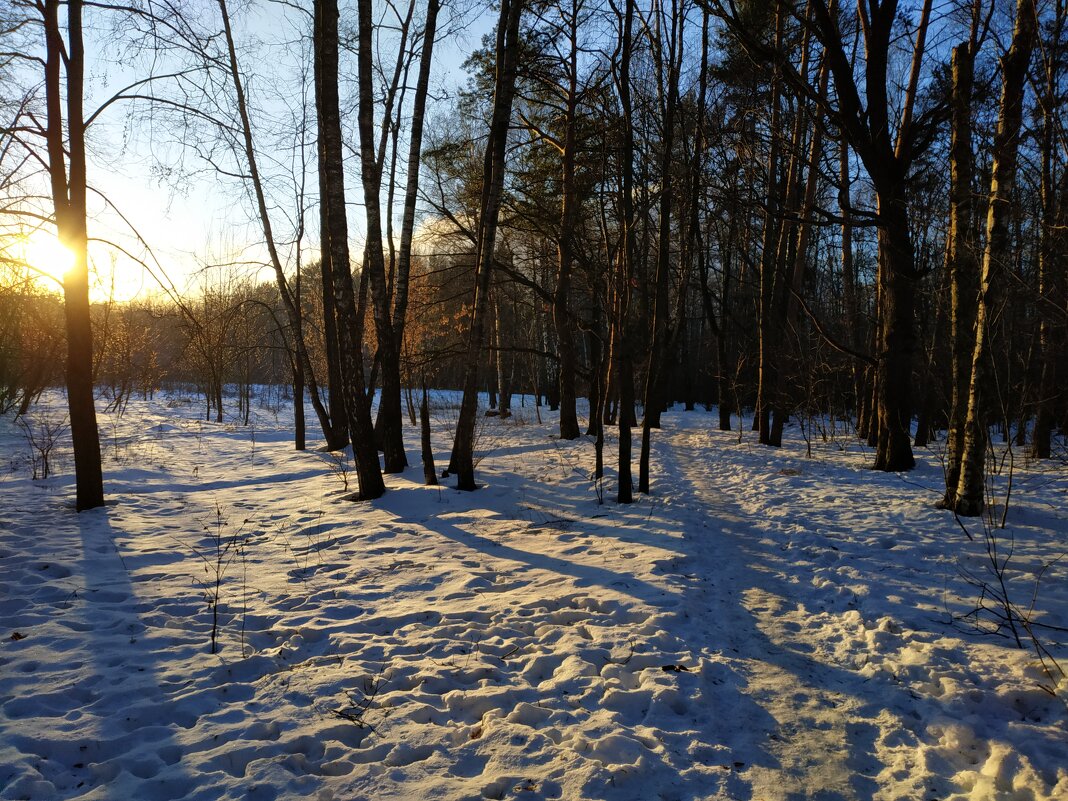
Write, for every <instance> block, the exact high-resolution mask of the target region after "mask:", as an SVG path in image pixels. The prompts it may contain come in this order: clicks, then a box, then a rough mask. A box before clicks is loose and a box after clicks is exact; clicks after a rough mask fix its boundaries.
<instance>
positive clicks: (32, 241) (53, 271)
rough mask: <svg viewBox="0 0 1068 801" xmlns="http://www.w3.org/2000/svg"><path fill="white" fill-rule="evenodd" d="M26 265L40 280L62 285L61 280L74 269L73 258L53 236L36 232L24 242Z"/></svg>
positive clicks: (68, 250) (67, 249)
mask: <svg viewBox="0 0 1068 801" xmlns="http://www.w3.org/2000/svg"><path fill="white" fill-rule="evenodd" d="M25 261H26V264H27V265H28V266H29V267H30V269H32V270H33V271H34V272H36V273H37V274H38V275H39V276H41V277H42V278H50V279H52V280H53V281H55V282H57V283H58V284H59V285H60V286H62V285H63V278H64V276H66V274H67V273H68V272H70V270H71V268H73V267H74V261H75V257H74V254H73V253H72V252H71V251H70V249H69V248H67V247H65V246H64V245H63V244H62V243H61V242H60V241H59V239H57V238H56V237H55V235H53V234H50V233H46V232H44V231H37V232H35V233H33V234H31V235H30V237H29V239H28V240H27V241H26V256H25Z"/></svg>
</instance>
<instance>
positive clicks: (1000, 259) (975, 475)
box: [954, 0, 1037, 517]
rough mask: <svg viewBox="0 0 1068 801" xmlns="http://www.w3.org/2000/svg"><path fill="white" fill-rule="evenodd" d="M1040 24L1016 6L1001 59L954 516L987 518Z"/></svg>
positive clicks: (1022, 5) (1024, 4) (1028, 1)
mask: <svg viewBox="0 0 1068 801" xmlns="http://www.w3.org/2000/svg"><path fill="white" fill-rule="evenodd" d="M1036 30H1037V19H1036V10H1035V5H1034V0H1017V3H1016V24H1015V26H1014V28H1013V33H1012V44H1011V46H1010V47H1009V51H1008V53H1006V54H1005V57H1004V58H1003V59H1002V83H1001V102H1000V106H999V109H998V124H997V130H996V132H995V134H994V145H993V148H992V152H991V156H992V163H991V181H990V200H989V203H988V205H987V212H986V240H987V241H986V247H985V249H984V251H983V271H982V277H981V281H980V287H979V308H978V310H977V312H976V316H975V349H974V351H973V352H972V374H971V378H970V381H969V383H968V415H967V417H966V419H965V423H964V445H963V451H962V454H961V468H960V480H959V482H958V484H957V494H956V498H955V501H954V511H956V513H957V514H959V515H961V516H965V517H974V516H977V515H980V514H982V512H983V509H984V507H985V498H984V489H985V487H984V480H985V477H986V474H985V467H986V464H985V459H986V445H987V425H988V422H987V418H986V413H987V406H988V404H989V401H990V397H989V393H990V384H991V382H992V380H993V379H992V376H991V375H990V372H991V367H992V365H991V354H990V333H991V332H990V326H991V325H992V324H993V318H994V317H995V316H996V314H997V313H998V309H999V306H1000V303H1001V298H1002V289H1003V284H1004V272H1005V265H1006V264H1007V262H1008V260H1009V255H1010V254H1009V248H1010V246H1011V244H1012V232H1011V230H1010V222H1011V217H1012V205H1011V204H1012V193H1013V188H1014V187H1015V184H1016V165H1017V156H1018V153H1019V146H1020V128H1021V126H1022V124H1023V101H1024V81H1025V79H1026V77H1027V69H1028V64H1029V62H1030V60H1031V52H1032V50H1033V48H1034V40H1035V35H1036Z"/></svg>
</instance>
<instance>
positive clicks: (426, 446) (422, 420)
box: [419, 380, 438, 487]
mask: <svg viewBox="0 0 1068 801" xmlns="http://www.w3.org/2000/svg"><path fill="white" fill-rule="evenodd" d="M419 434H420V437H419V442H420V446H421V450H422V456H423V483H424V484H426V485H427V486H428V487H435V486H437V483H438V475H437V470H436V469H435V467H434V448H433V446H432V445H431V444H430V396H429V395H428V394H427V391H426V381H425V380H424V381H423V399H422V401H420V403H419Z"/></svg>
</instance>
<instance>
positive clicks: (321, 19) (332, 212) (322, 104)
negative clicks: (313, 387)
mask: <svg viewBox="0 0 1068 801" xmlns="http://www.w3.org/2000/svg"><path fill="white" fill-rule="evenodd" d="M315 27H316V31H315V34H316V35H315V47H316V51H317V53H318V55H319V59H318V63H319V64H320V71H321V74H320V82H319V85H320V91H319V92H317V97H316V100H317V101H318V114H319V136H320V138H321V139H322V143H323V144H322V154H323V160H322V161H321V162H320V164H319V169H320V170H321V171H322V183H323V186H324V188H325V192H324V194H323V197H322V198H321V200H320V202H322V203H324V204H325V205H326V209H327V211H326V222H327V228H326V230H325V231H324V232H323V239H324V243H325V244H326V246H327V248H328V249H329V252H330V263H331V266H332V274H333V281H334V284H333V290H334V306H335V309H336V312H337V331H338V351H339V356H340V365H341V382H342V392H343V396H344V401H345V417H346V421H347V424H348V430H349V436H350V438H351V441H352V453H353V460H354V461H355V463H356V475H357V477H358V479H359V484H360V492H359V497H360V498H362V499H371V498H377V497H379V496H381V495H382V493H384V492H385V490H386V487H385V483H384V482H383V480H382V472H381V468H380V466H379V463H378V449H377V448H376V447H375V440H374V424H373V423H372V422H371V404H370V400H369V398H368V397H367V392H366V389H365V385H364V372H363V324H362V319H361V318H360V315H359V314H358V312H357V309H356V297H355V292H354V291H353V286H352V271H351V268H350V266H349V265H350V260H349V243H348V218H347V215H346V210H345V174H344V163H343V153H342V139H341V112H340V102H339V98H338V10H337V2H336V0H317V2H316V5H315Z"/></svg>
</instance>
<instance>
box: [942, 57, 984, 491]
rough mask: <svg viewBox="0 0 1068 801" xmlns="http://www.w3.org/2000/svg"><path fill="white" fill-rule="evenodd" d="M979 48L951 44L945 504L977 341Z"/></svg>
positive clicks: (956, 471)
mask: <svg viewBox="0 0 1068 801" xmlns="http://www.w3.org/2000/svg"><path fill="white" fill-rule="evenodd" d="M974 66H975V54H974V53H973V52H972V49H971V44H970V43H968V42H965V43H963V44H959V45H957V46H956V47H954V48H953V57H952V62H951V70H952V80H953V83H952V99H951V101H950V102H951V116H950V145H949V232H948V235H947V236H946V269H947V270H948V272H949V295H950V318H949V319H950V323H949V324H950V338H949V341H950V362H951V368H950V369H951V374H952V382H953V383H952V386H951V388H950V393H951V397H950V409H949V429H948V431H947V433H946V494H945V497H944V499H943V501H942V502H943V504H944V505H945V506H947V507H950V508H952V506H953V503H954V497H955V495H956V492H957V484H958V483H959V482H960V460H961V457H962V455H963V452H964V421H965V418H966V417H967V415H968V383H969V381H970V378H971V367H972V361H971V357H972V350H973V348H974V346H975V312H976V307H977V301H978V297H979V256H978V254H977V253H976V237H975V231H974V230H973V228H972V221H973V220H974V219H975V204H974V200H973V197H972V181H973V179H974V172H975V165H974V156H973V154H972V104H971V99H972V86H973V82H974Z"/></svg>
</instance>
